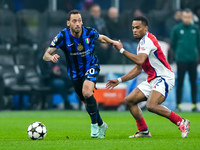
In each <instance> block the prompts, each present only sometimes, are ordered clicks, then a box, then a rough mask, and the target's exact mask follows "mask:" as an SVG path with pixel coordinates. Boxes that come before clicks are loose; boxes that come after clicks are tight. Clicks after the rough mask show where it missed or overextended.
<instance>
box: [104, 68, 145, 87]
mask: <svg viewBox="0 0 200 150" xmlns="http://www.w3.org/2000/svg"><path fill="white" fill-rule="evenodd" d="M141 72H142V66H141V65H136V66H135V67H134V68H133V69H132V70H131V71H130V72H128V73H127V74H126V75H124V76H122V77H121V78H118V79H108V83H107V84H106V88H107V89H110V90H112V89H113V88H114V87H116V86H117V85H118V84H119V83H120V82H125V81H128V80H131V79H133V78H135V77H137V76H138V75H139V74H140V73H141Z"/></svg>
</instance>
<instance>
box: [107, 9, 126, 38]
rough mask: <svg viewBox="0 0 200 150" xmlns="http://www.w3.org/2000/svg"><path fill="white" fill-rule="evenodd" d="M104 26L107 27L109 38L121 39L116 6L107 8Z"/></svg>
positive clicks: (120, 26) (120, 27)
mask: <svg viewBox="0 0 200 150" xmlns="http://www.w3.org/2000/svg"><path fill="white" fill-rule="evenodd" d="M106 26H107V28H108V32H109V35H110V38H112V39H121V37H122V34H123V32H122V25H121V22H120V18H119V13H118V10H117V8H115V7H111V8H110V9H109V10H108V17H107V19H106Z"/></svg>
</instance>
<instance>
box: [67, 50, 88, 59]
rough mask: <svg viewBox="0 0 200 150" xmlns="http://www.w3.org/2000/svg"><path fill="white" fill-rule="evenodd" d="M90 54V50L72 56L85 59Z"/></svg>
mask: <svg viewBox="0 0 200 150" xmlns="http://www.w3.org/2000/svg"><path fill="white" fill-rule="evenodd" d="M89 54H90V49H88V50H87V51H84V52H76V53H70V55H71V56H78V55H80V56H81V57H85V56H86V55H89Z"/></svg>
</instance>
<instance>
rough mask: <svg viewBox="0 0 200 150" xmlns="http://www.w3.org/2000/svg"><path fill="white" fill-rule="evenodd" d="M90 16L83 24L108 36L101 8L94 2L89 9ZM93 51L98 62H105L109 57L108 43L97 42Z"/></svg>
mask: <svg viewBox="0 0 200 150" xmlns="http://www.w3.org/2000/svg"><path fill="white" fill-rule="evenodd" d="M90 15H91V16H90V18H89V19H88V20H87V22H86V23H85V26H90V27H92V28H95V29H96V30H97V31H98V32H99V33H100V34H104V35H107V36H108V29H107V27H106V22H105V20H104V19H103V18H102V17H101V8H100V6H99V5H97V4H95V5H93V6H92V7H91V9H90ZM95 46H96V47H95V50H96V51H95V52H96V54H97V56H98V58H99V63H100V64H106V63H107V62H108V60H109V57H110V51H109V50H108V49H109V45H107V44H103V43H99V42H97V43H96V45H95Z"/></svg>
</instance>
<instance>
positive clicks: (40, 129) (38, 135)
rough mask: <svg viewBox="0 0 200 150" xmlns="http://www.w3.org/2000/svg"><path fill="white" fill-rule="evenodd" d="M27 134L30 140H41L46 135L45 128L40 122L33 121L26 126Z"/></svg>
mask: <svg viewBox="0 0 200 150" xmlns="http://www.w3.org/2000/svg"><path fill="white" fill-rule="evenodd" d="M27 133H28V136H29V137H30V138H31V139H32V140H42V139H44V138H45V136H46V135H47V129H46V127H45V125H44V124H43V123H41V122H34V123H32V124H31V125H30V126H29V127H28V131H27Z"/></svg>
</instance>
